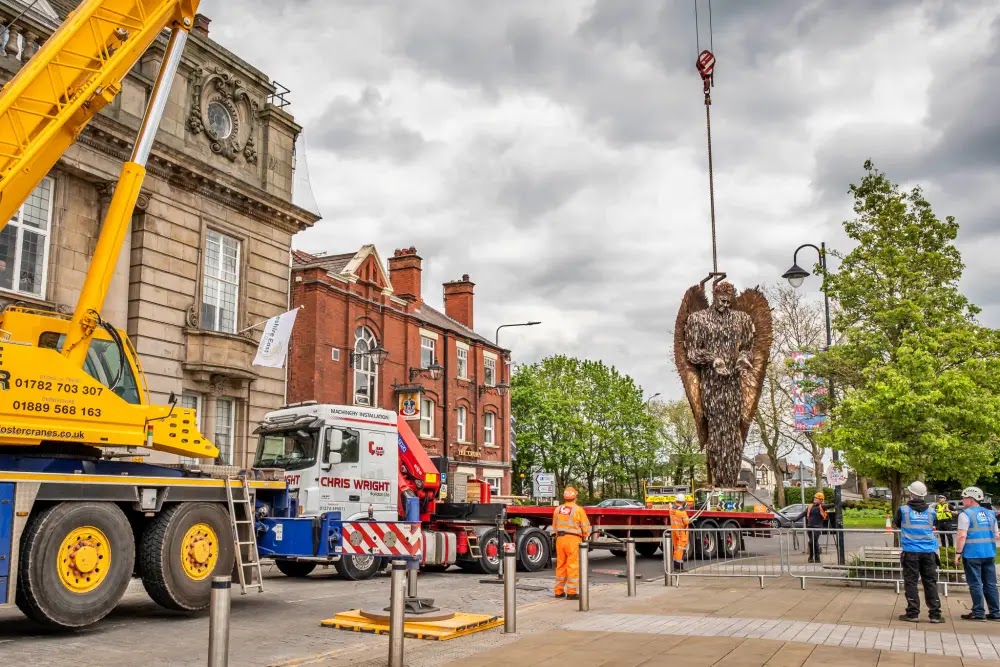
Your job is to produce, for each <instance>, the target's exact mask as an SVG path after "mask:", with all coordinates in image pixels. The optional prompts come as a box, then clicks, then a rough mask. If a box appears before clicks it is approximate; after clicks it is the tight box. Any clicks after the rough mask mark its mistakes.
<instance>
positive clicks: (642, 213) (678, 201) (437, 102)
mask: <svg viewBox="0 0 1000 667" xmlns="http://www.w3.org/2000/svg"><path fill="white" fill-rule="evenodd" d="M698 4H699V9H700V11H701V18H702V23H703V27H702V30H701V32H700V40H701V46H702V48H705V47H706V46H707V44H708V40H709V34H708V26H707V20H705V19H706V18H707V7H708V3H707V0H698ZM712 10H713V16H712V18H713V32H714V35H712V38H713V40H714V50H715V53H716V56H717V58H718V66H717V70H716V72H717V73H716V86H715V88H714V90H713V95H712V97H713V106H712V130H713V144H714V162H715V191H716V211H717V220H718V247H719V264H720V269H722V270H724V271H727V272H728V273H729V276H730V278H731V279H732V280H733V281H734V283H735V284H736V286H737V287H738V288H744V287H750V286H754V285H757V284H766V283H774V282H776V281H779V280H780V275H781V274H782V273H783V272H784V270H785V269H786V268H787V267H788V265H789V264H790V263H791V254H792V251H793V250H794V249H795V247H796V246H798V245H799V244H801V243H805V242H813V243H818V242H819V241H821V240H825V241H826V242H827V243H828V244H830V245H831V246H833V247H835V248H837V249H840V250H844V251H847V250H850V246H849V245H848V244H847V241H846V239H845V237H844V236H843V234H842V231H841V222H842V221H843V220H844V219H845V218H846V217H848V216H849V215H850V213H851V211H850V206H851V200H850V198H849V196H848V194H847V188H848V185H849V184H850V183H851V182H857V181H858V180H859V179H860V177H861V174H862V171H863V170H862V164H863V163H864V161H865V159H867V158H869V157H870V158H872V159H873V160H874V161H875V163H876V166H878V167H879V168H881V169H883V170H884V171H886V172H887V173H888V174H889V176H890V177H891V178H893V179H894V180H896V181H899V182H902V183H903V184H904V185H912V184H917V183H919V184H921V185H923V186H924V188H925V190H926V193H927V194H928V196H929V198H930V200H931V202H932V204H933V205H934V207H935V210H936V212H937V213H938V215H939V216H944V215H949V214H950V215H955V216H956V217H957V219H958V221H959V222H960V224H961V234H960V237H959V246H960V249H961V250H962V252H963V255H964V258H965V261H966V264H967V269H966V277H965V280H964V285H963V287H964V289H965V290H966V292H967V293H968V294H969V295H970V296H971V297H972V298H973V300H974V301H975V302H976V303H978V304H979V305H980V306H982V307H983V309H984V313H983V316H982V321H983V322H984V323H986V324H989V325H993V326H1000V291H997V290H996V289H995V284H996V282H997V278H998V277H1000V262H997V261H996V259H995V257H994V255H995V248H996V242H997V237H998V235H1000V227H998V225H997V222H996V217H997V211H998V204H1000V188H998V187H997V186H996V184H997V183H998V177H1000V113H998V112H997V104H996V101H995V100H997V99H998V96H997V89H998V88H1000V4H998V3H997V2H996V1H995V0H961V1H960V2H959V1H956V0H938V1H927V2H917V1H915V0H911V1H908V2H898V1H893V2H889V1H880V2H868V1H866V0H836V1H834V0H829V1H827V2H820V1H816V0H796V1H791V0H789V1H780V2H779V1H777V0H772V1H767V2H763V1H760V2H751V1H749V0H728V1H727V0H715V2H714V3H713V6H712ZM201 11H202V12H203V13H204V14H206V15H207V16H209V17H210V18H211V19H212V20H213V23H212V25H211V35H212V37H213V38H214V39H216V40H217V41H219V42H220V43H221V44H223V45H224V46H226V47H227V48H229V49H231V50H233V51H234V52H236V53H237V54H239V55H240V56H241V57H243V58H244V59H245V60H247V61H248V62H250V63H251V64H253V65H254V66H256V67H258V68H260V69H262V70H263V71H265V72H266V73H268V74H269V75H270V76H271V77H272V78H273V79H275V80H277V81H279V82H280V83H282V84H283V85H285V86H287V87H288V88H290V89H291V96H290V100H291V101H292V106H290V107H289V110H290V111H291V112H292V113H294V114H295V117H296V119H297V120H298V121H299V122H300V123H301V124H302V125H303V126H304V127H305V134H304V136H305V151H306V158H307V161H308V168H309V172H310V176H311V182H312V189H313V192H314V195H315V198H316V200H317V202H318V205H319V208H320V211H321V213H322V215H323V218H324V219H323V221H322V222H320V223H319V224H318V225H317V226H316V227H315V228H314V229H312V230H310V231H308V232H306V233H303V234H301V235H299V236H298V237H297V238H296V240H295V246H296V247H297V248H300V249H303V250H307V251H314V252H315V251H328V252H331V253H337V252H347V251H351V250H354V249H356V248H357V247H359V246H360V245H361V244H363V243H375V244H376V245H377V246H378V248H379V250H380V251H381V252H382V255H383V257H386V256H388V255H391V254H392V251H393V249H394V248H398V247H408V246H410V245H413V246H416V248H417V250H418V251H419V253H420V255H421V256H422V257H423V258H424V296H425V300H427V301H428V302H429V303H430V304H431V305H434V306H437V307H439V308H440V307H441V287H440V285H441V283H442V282H444V281H446V280H453V279H456V278H458V277H460V276H461V275H462V274H463V273H468V274H470V276H471V277H472V279H473V281H474V282H475V283H476V328H477V329H478V330H479V331H480V332H482V333H483V334H484V335H486V336H488V337H490V338H492V337H493V330H494V329H495V327H496V326H497V325H498V324H501V323H506V322H518V321H524V320H528V319H534V320H542V321H543V324H542V325H540V326H537V327H531V328H521V329H506V330H504V331H503V332H502V333H501V343H502V344H503V345H505V346H508V347H511V348H512V349H513V351H514V358H515V361H518V362H528V361H534V360H537V359H539V358H541V357H543V356H546V355H548V354H552V353H567V354H571V355H577V356H582V357H591V358H601V359H604V360H605V361H607V362H610V363H613V364H614V365H616V366H617V367H618V368H619V369H620V370H622V371H624V372H627V373H629V374H631V375H632V376H633V377H635V378H636V379H637V380H638V381H639V382H640V383H641V384H642V385H643V387H644V388H645V390H646V393H647V395H650V394H652V393H655V392H662V393H663V395H664V396H666V397H679V396H681V395H682V390H681V388H680V383H679V381H678V379H677V375H676V372H675V371H674V367H673V362H672V359H671V345H672V342H671V341H672V336H673V321H674V317H675V315H676V312H677V307H678V304H679V299H680V297H681V296H682V294H683V292H684V290H685V289H686V288H687V287H688V286H689V285H691V284H693V283H697V282H698V281H700V280H701V279H702V278H703V277H704V276H705V275H706V274H707V272H708V271H710V270H711V241H710V231H709V230H710V226H709V207H708V201H709V200H708V176H707V158H706V147H705V112H704V105H703V96H702V91H701V82H700V80H699V78H698V75H697V72H696V70H695V67H694V62H695V57H696V54H697V46H696V39H695V37H696V30H695V20H694V0H676V1H666V0H664V1H661V0H596V1H594V0H545V2H538V1H536V0H464V1H462V0H407V1H406V2H399V1H392V0H286V1H284V2H273V0H202V3H201ZM800 258H801V259H804V260H805V261H804V262H800V263H802V264H803V265H807V264H811V263H812V262H814V261H815V257H810V256H808V255H805V253H803V255H802V256H801V257H800ZM818 286H819V281H818V279H815V278H814V279H811V280H810V281H807V282H806V285H805V286H804V288H803V289H809V290H817V289H818Z"/></svg>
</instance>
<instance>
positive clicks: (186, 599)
mask: <svg viewBox="0 0 1000 667" xmlns="http://www.w3.org/2000/svg"><path fill="white" fill-rule="evenodd" d="M232 532H233V529H232V526H231V525H230V523H229V513H228V512H227V511H226V510H225V508H224V507H223V506H222V505H218V504H216V503H181V504H180V505H174V506H173V507H170V508H168V509H165V510H163V511H162V512H161V513H160V514H158V515H157V516H156V518H154V519H153V520H152V521H151V522H150V523H149V524H148V525H147V526H146V530H145V531H144V532H143V534H142V540H141V542H140V544H139V571H140V572H141V573H142V584H143V586H144V587H145V588H146V592H147V593H149V597H151V598H152V599H153V601H154V602H156V604H158V605H160V606H161V607H165V608H167V609H174V610H177V611H198V610H200V609H205V608H206V607H208V603H209V600H210V599H211V595H212V576H213V575H228V574H230V573H231V572H232V571H233V563H234V561H235V558H236V555H235V551H234V548H233V546H234V545H233V538H232Z"/></svg>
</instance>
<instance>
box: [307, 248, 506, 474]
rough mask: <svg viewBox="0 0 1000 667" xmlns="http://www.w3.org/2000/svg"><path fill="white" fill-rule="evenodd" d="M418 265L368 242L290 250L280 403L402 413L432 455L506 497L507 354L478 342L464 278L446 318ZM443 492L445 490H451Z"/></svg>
mask: <svg viewBox="0 0 1000 667" xmlns="http://www.w3.org/2000/svg"><path fill="white" fill-rule="evenodd" d="M421 265H422V259H421V257H420V256H419V255H417V252H416V250H415V249H414V248H412V247H411V248H409V249H404V250H396V251H395V253H394V254H393V256H392V257H390V258H389V261H388V271H387V270H386V265H385V264H384V263H383V261H382V259H381V257H380V256H379V254H378V251H377V250H376V249H375V246H374V245H366V246H363V247H362V248H361V249H360V250H358V251H357V252H355V253H347V254H343V255H310V254H308V253H305V252H300V251H294V252H293V253H292V277H293V278H292V279H293V283H292V305H293V307H295V306H302V307H303V309H302V310H301V311H300V312H299V314H298V317H297V320H296V325H295V330H294V332H293V335H292V342H291V346H290V351H289V376H288V383H289V385H288V400H289V401H293V402H294V401H305V400H317V401H319V402H321V403H336V404H347V405H351V404H355V405H370V406H374V407H381V408H386V409H393V410H397V411H399V412H400V413H401V414H404V415H408V416H409V418H410V419H411V420H412V421H411V422H410V423H411V426H412V427H413V431H414V432H415V433H416V434H417V435H418V436H419V437H420V440H421V442H422V443H423V445H424V447H426V448H427V450H428V452H429V453H430V454H431V456H445V457H447V459H448V461H449V472H450V475H449V481H454V480H457V479H459V477H458V476H457V475H456V473H458V474H465V475H470V476H472V477H475V478H478V479H486V480H488V481H489V482H490V485H491V486H492V487H493V488H494V491H495V492H499V493H504V494H509V493H510V411H509V401H508V399H507V396H506V395H505V390H506V388H507V387H508V386H509V382H510V379H509V365H508V361H509V353H508V352H507V351H506V350H504V349H502V348H499V347H497V346H496V345H494V344H493V343H492V342H490V341H489V340H488V339H486V338H484V337H483V336H480V335H479V334H477V333H476V332H475V331H474V329H473V327H474V324H475V322H474V319H473V311H474V294H473V291H474V284H473V283H472V282H471V281H470V280H469V276H467V275H465V276H462V278H461V279H460V280H456V281H454V282H449V283H445V284H444V286H443V302H444V312H443V313H442V312H441V311H439V310H437V309H435V308H433V307H431V306H430V305H428V304H427V302H426V301H424V298H423V297H424V294H423V286H422V281H421V269H422V266H421ZM454 488H455V487H454V485H451V487H450V489H449V492H452V491H453V490H454Z"/></svg>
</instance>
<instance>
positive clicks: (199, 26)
mask: <svg viewBox="0 0 1000 667" xmlns="http://www.w3.org/2000/svg"><path fill="white" fill-rule="evenodd" d="M211 22H212V19H210V18H208V17H207V16H205V15H204V14H195V15H194V25H193V26H192V27H191V30H193V31H194V32H196V33H198V34H199V35H201V36H202V37H208V24H209V23H211Z"/></svg>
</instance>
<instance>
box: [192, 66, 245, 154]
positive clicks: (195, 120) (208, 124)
mask: <svg viewBox="0 0 1000 667" xmlns="http://www.w3.org/2000/svg"><path fill="white" fill-rule="evenodd" d="M190 80H191V109H190V111H189V112H188V119H187V128H188V130H189V131H191V132H193V133H194V134H202V133H204V134H205V136H207V137H208V139H209V141H210V145H211V148H212V152H214V153H218V154H220V155H225V156H226V157H227V158H229V160H230V161H232V162H235V161H236V158H237V156H239V155H241V154H242V155H243V158H244V159H245V160H246V161H247V163H248V164H257V149H256V146H255V144H254V140H253V129H254V122H255V121H256V120H257V109H258V107H259V106H260V104H259V102H258V101H257V100H255V99H253V98H252V97H251V96H250V93H249V92H248V91H247V90H246V88H244V87H243V81H241V80H240V79H239V78H238V77H236V76H234V75H233V74H232V73H231V72H228V71H226V70H224V69H223V68H221V67H219V66H212V67H207V68H203V67H199V68H197V69H195V70H194V71H193V72H191V78H190Z"/></svg>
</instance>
